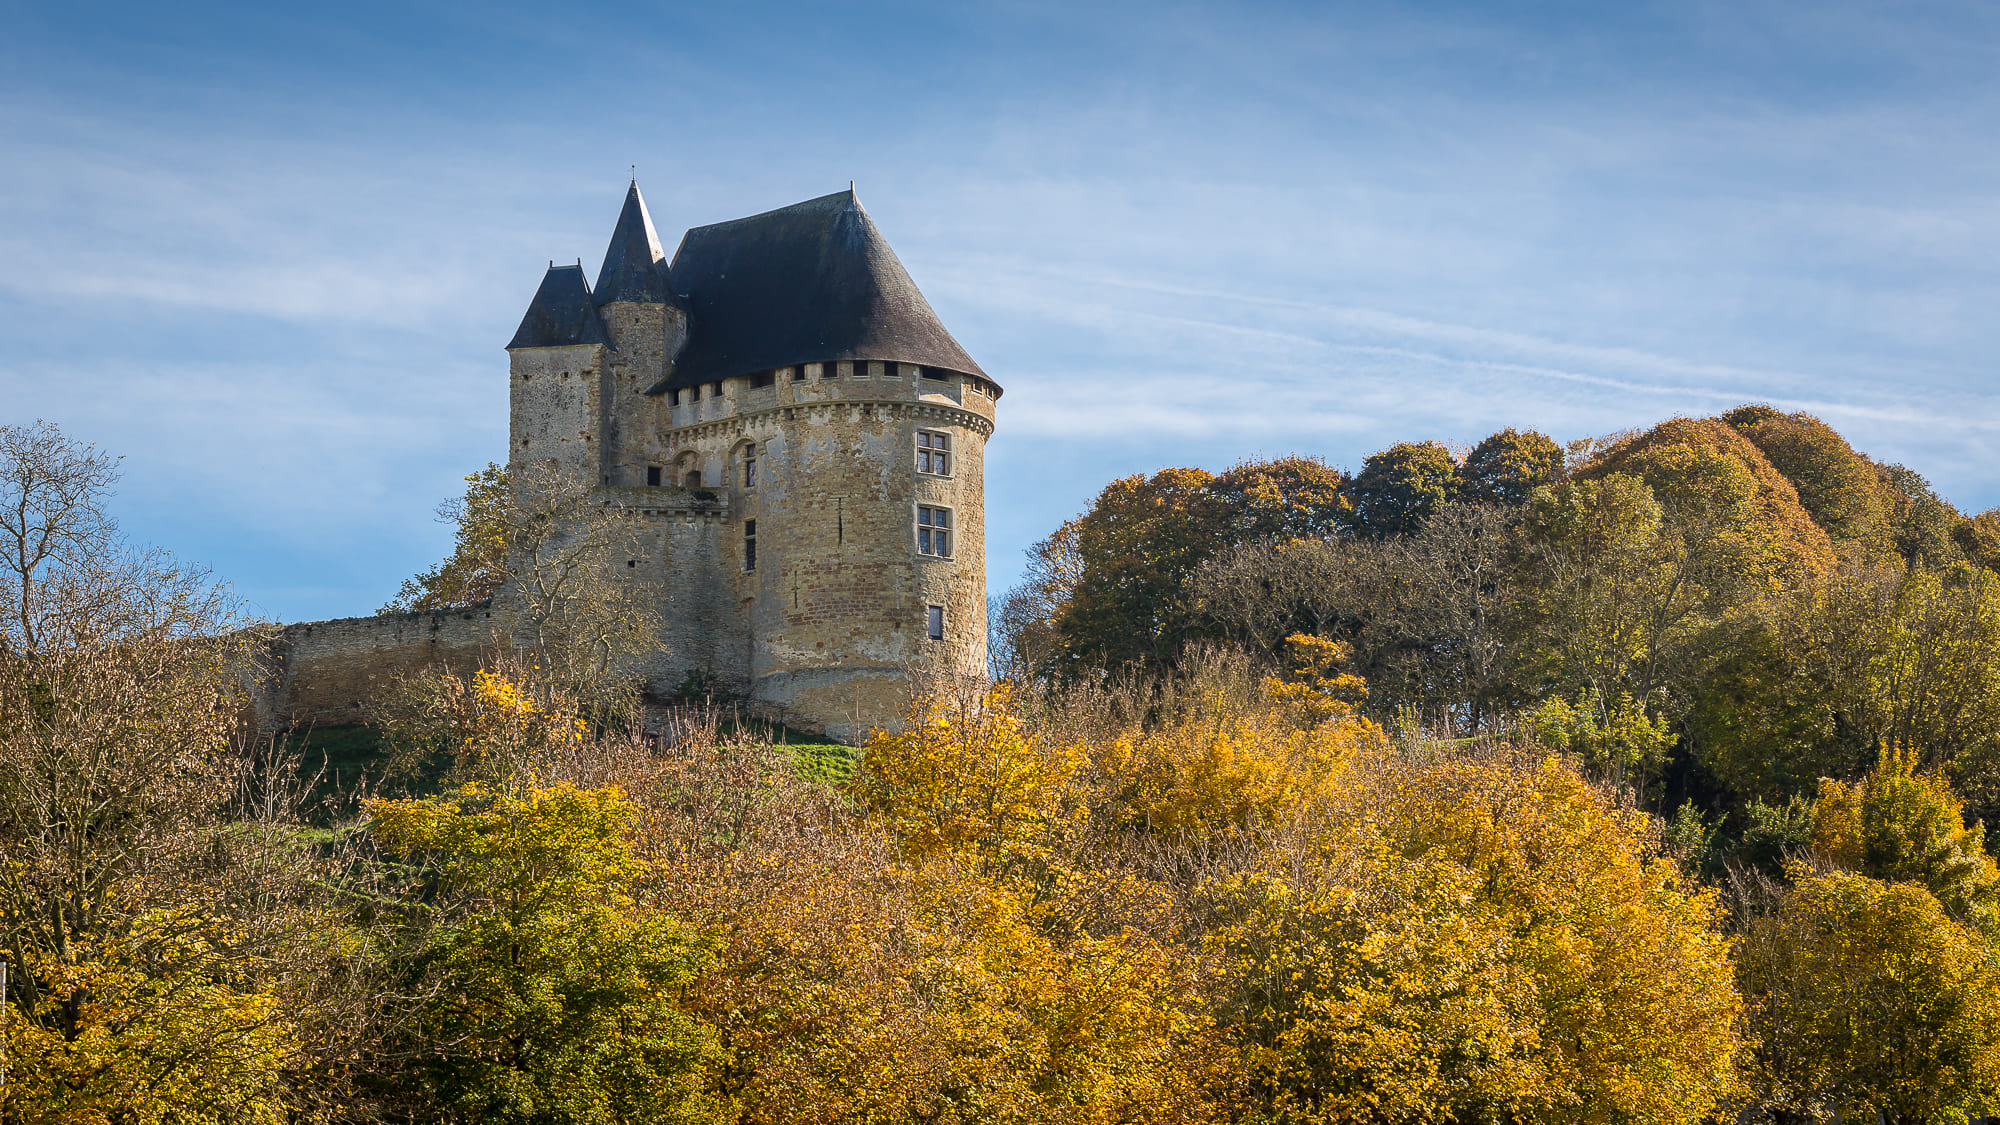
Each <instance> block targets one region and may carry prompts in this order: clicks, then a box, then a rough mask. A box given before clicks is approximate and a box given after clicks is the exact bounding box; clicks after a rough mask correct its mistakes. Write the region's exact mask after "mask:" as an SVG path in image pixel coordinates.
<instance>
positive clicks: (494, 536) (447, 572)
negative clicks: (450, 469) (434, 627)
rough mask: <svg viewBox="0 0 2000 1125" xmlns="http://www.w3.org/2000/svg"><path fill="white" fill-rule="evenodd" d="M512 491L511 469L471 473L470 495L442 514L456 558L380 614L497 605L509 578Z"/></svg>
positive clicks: (414, 582) (412, 582) (408, 586)
mask: <svg viewBox="0 0 2000 1125" xmlns="http://www.w3.org/2000/svg"><path fill="white" fill-rule="evenodd" d="M507 487H508V486H507V470H506V469H503V468H501V467H500V466H499V465H495V464H493V463H491V462H488V463H487V465H486V467H485V468H484V469H481V470H479V471H478V472H476V473H469V474H467V475H466V477H465V494H464V495H463V496H460V497H457V498H455V499H452V500H447V501H445V502H444V503H442V504H440V505H438V510H437V516H438V519H439V520H440V521H441V522H444V523H449V524H451V525H452V527H453V544H452V553H451V557H450V558H448V559H446V560H444V561H443V562H441V563H439V564H437V565H436V566H434V567H432V568H430V569H429V570H427V571H425V572H424V573H422V574H419V575H417V576H416V577H415V578H410V579H406V580H404V582H403V588H402V589H401V590H399V591H397V593H396V596H395V597H394V598H392V599H391V600H390V601H389V604H388V605H385V606H383V607H382V610H381V612H383V613H415V612H424V611H436V610H447V609H467V608H470V607H472V606H475V605H479V604H481V603H484V602H487V601H490V600H492V598H493V595H494V594H496V593H498V592H499V590H500V585H501V583H502V582H504V581H506V578H507V542H508V534H509V521H508V510H509V499H508V493H507Z"/></svg>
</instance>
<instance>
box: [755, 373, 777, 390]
mask: <svg viewBox="0 0 2000 1125" xmlns="http://www.w3.org/2000/svg"><path fill="white" fill-rule="evenodd" d="M777 379H778V373H777V372H775V371H759V372H757V373H756V374H755V375H752V376H750V385H751V386H753V387H768V386H770V385H771V384H772V383H775V382H777Z"/></svg>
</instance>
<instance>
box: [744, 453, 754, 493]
mask: <svg viewBox="0 0 2000 1125" xmlns="http://www.w3.org/2000/svg"><path fill="white" fill-rule="evenodd" d="M743 487H745V488H755V487H757V447H756V446H754V445H746V446H744V447H743Z"/></svg>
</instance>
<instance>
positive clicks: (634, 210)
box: [593, 180, 676, 305]
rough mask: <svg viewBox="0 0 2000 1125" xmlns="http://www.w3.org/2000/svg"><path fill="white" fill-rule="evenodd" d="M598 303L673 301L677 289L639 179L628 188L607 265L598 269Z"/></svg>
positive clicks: (596, 290)
mask: <svg viewBox="0 0 2000 1125" xmlns="http://www.w3.org/2000/svg"><path fill="white" fill-rule="evenodd" d="M593 293H594V295H595V297H596V299H597V303H598V304H600V305H608V304H610V303H611V302H613V301H640V302H646V303H649V304H673V303H676V302H675V296H674V289H673V286H672V285H671V284H669V283H668V280H667V255H666V252H665V251H663V250H661V249H660V236H659V235H658V234H656V233H654V231H653V217H652V216H651V215H649V214H647V213H646V200H645V198H644V197H643V196H641V195H640V194H639V181H637V180H633V181H632V186H631V187H629V188H627V189H626V190H625V207H624V209H623V210H621V211H619V212H618V225H617V226H616V227H614V228H613V229H612V231H611V245H609V246H608V247H606V248H605V250H604V267H603V268H602V269H600V270H598V271H597V288H596V289H595V290H594V291H593Z"/></svg>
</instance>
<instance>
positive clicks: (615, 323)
mask: <svg viewBox="0 0 2000 1125" xmlns="http://www.w3.org/2000/svg"><path fill="white" fill-rule="evenodd" d="M592 297H593V300H594V301H595V302H596V304H597V308H598V312H599V314H600V315H601V316H602V317H603V320H604V328H605V331H606V333H607V334H608V335H609V336H610V341H611V347H612V352H611V355H610V357H609V368H608V370H607V372H606V378H605V395H604V399H603V402H602V409H603V411H604V413H603V416H602V418H601V420H600V428H601V429H602V431H603V433H604V435H605V445H604V464H603V469H602V472H603V476H604V483H606V484H614V485H625V484H639V483H642V482H643V481H644V480H645V466H646V465H647V464H648V463H649V462H650V461H651V460H657V457H655V456H653V452H654V451H653V450H652V449H651V448H650V445H649V443H648V442H647V440H646V439H647V435H649V434H650V433H652V432H653V431H654V430H655V429H656V428H657V427H655V426H654V425H652V424H651V423H652V422H653V418H652V416H651V415H652V409H651V407H652V404H651V401H650V400H647V399H644V398H643V397H641V396H642V393H643V392H644V391H645V390H646V388H648V387H651V386H653V385H655V384H657V383H659V382H660V381H661V380H663V379H665V378H666V377H667V375H668V372H669V371H670V369H671V367H672V364H673V361H674V357H675V356H676V355H678V354H679V353H680V350H681V348H682V346H683V345H685V344H686V342H687V323H688V321H687V310H686V308H685V307H684V305H683V304H682V301H681V298H680V295H679V294H677V293H675V292H674V285H673V279H672V276H671V270H670V267H669V266H668V265H667V256H666V254H665V253H664V252H663V251H662V250H661V249H660V236H659V234H658V233H657V232H656V231H655V230H654V229H653V217H652V216H651V215H650V214H648V213H647V211H646V200H645V197H644V196H642V195H640V194H639V182H638V180H636V179H635V180H633V181H632V183H631V185H630V186H628V187H627V188H626V189H625V205H624V207H622V208H621V209H620V210H619V212H618V225H617V226H615V227H613V228H612V231H611V243H610V245H608V246H606V247H605V250H604V265H603V267H602V268H601V269H599V270H598V271H597V287H596V288H595V289H594V290H593V291H592Z"/></svg>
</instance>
